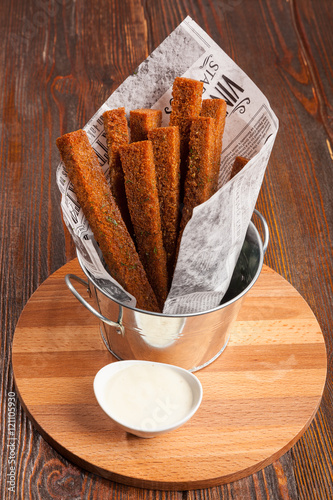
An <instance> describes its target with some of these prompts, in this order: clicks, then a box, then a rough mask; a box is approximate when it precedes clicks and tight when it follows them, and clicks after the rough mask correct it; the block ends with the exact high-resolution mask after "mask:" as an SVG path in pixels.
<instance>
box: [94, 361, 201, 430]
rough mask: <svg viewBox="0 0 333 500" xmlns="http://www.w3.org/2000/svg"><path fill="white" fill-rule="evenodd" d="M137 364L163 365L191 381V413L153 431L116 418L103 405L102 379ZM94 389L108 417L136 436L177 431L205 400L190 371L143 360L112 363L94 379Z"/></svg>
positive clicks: (195, 378) (103, 368)
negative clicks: (109, 373)
mask: <svg viewBox="0 0 333 500" xmlns="http://www.w3.org/2000/svg"><path fill="white" fill-rule="evenodd" d="M137 364H145V365H161V366H165V367H169V368H171V369H172V370H174V371H176V372H178V373H181V375H182V376H183V377H184V378H185V379H186V380H187V381H190V382H189V385H190V387H191V390H192V395H193V402H192V405H191V408H190V411H189V412H188V413H187V414H186V415H185V416H184V417H183V418H181V419H180V420H177V421H176V422H174V423H173V424H171V425H166V426H164V427H158V428H157V429H152V430H149V429H148V430H147V429H142V428H140V427H133V426H131V425H129V424H128V423H126V422H124V421H122V420H119V419H118V418H116V417H114V416H113V414H112V412H110V411H109V410H108V409H107V408H106V406H105V405H104V404H103V397H102V394H101V393H102V389H101V386H100V380H99V379H101V378H102V377H103V378H104V377H105V378H104V380H105V381H106V379H107V380H109V379H110V378H112V376H113V375H115V374H116V373H118V372H119V371H122V370H126V368H127V367H129V366H133V365H137ZM111 368H113V369H114V372H113V374H111V375H110V376H109V377H107V375H106V374H107V372H108V371H110V370H111ZM105 383H106V382H105ZM93 388H94V393H95V397H96V399H97V402H98V404H99V406H100V407H101V408H102V410H103V411H104V413H106V414H107V415H108V417H109V418H110V419H111V420H113V421H114V422H115V423H116V424H118V425H120V426H121V427H122V428H123V429H126V430H127V431H128V432H131V433H134V434H136V435H147V436H149V435H158V434H164V433H166V432H169V431H172V430H174V429H177V428H178V427H180V426H182V425H183V424H185V423H186V422H187V421H188V420H190V418H192V417H193V415H194V414H195V413H196V411H197V410H198V409H199V407H200V405H201V402H202V398H203V388H202V385H201V382H200V380H199V379H198V377H197V376H196V375H194V374H193V373H192V372H190V371H189V370H186V369H185V368H181V367H180V366H177V365H171V364H169V363H160V362H157V361H147V360H141V359H127V360H121V361H114V362H112V363H109V364H107V365H105V366H103V367H102V368H100V370H99V371H98V372H97V373H96V375H95V377H94V382H93Z"/></svg>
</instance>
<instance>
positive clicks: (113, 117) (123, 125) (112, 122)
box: [103, 108, 133, 235]
mask: <svg viewBox="0 0 333 500" xmlns="http://www.w3.org/2000/svg"><path fill="white" fill-rule="evenodd" d="M103 121H104V131H105V136H106V143H107V147H108V154H109V168H110V187H111V192H112V195H113V197H114V199H115V200H116V203H117V205H118V207H119V209H120V213H121V216H122V218H123V220H124V222H125V224H126V226H127V229H128V231H129V233H130V234H131V235H132V234H133V227H132V222H131V218H130V215H129V211H128V206H127V200H126V193H125V184H124V172H123V169H122V166H121V162H120V156H119V147H120V146H122V145H124V144H128V143H129V133H128V127H127V119H126V114H125V108H117V109H110V110H109V111H105V113H103Z"/></svg>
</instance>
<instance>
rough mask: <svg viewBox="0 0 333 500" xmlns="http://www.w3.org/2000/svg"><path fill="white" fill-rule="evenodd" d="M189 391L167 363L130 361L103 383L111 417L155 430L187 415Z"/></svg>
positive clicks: (140, 427) (189, 404) (190, 397)
mask: <svg viewBox="0 0 333 500" xmlns="http://www.w3.org/2000/svg"><path fill="white" fill-rule="evenodd" d="M192 402H193V394H192V390H191V387H190V385H189V383H188V382H187V380H185V378H184V377H182V375H181V374H180V373H178V372H176V371H174V370H173V369H172V368H170V367H168V366H161V365H159V364H154V363H151V364H145V365H143V364H134V365H132V366H129V367H128V368H124V369H123V370H121V371H119V372H117V373H116V374H115V375H114V376H113V377H111V378H110V380H109V381H108V382H107V383H106V385H105V406H106V408H107V409H108V411H109V412H110V414H111V415H113V417H114V418H115V419H116V420H118V421H120V422H121V423H123V424H124V425H127V426H129V427H133V428H136V429H140V430H149V431H150V430H159V429H162V428H164V427H167V426H170V425H172V424H174V423H176V422H179V421H180V420H182V419H183V418H184V417H185V416H186V415H188V412H189V410H190V409H191V406H192Z"/></svg>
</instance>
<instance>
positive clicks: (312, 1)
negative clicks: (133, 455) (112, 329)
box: [0, 0, 333, 500]
mask: <svg viewBox="0 0 333 500" xmlns="http://www.w3.org/2000/svg"><path fill="white" fill-rule="evenodd" d="M187 14H189V15H191V17H193V19H194V20H195V21H196V22H198V23H199V24H200V25H201V26H202V27H203V28H204V29H205V30H206V31H207V32H208V33H209V35H211V36H212V37H213V38H214V39H215V41H216V42H217V43H218V44H219V45H220V46H221V47H222V48H223V49H224V50H225V51H226V52H227V54H229V55H230V56H231V57H232V58H233V59H234V60H235V61H236V62H237V64H239V65H240V66H241V67H242V69H243V70H244V71H245V72H246V73H247V74H248V75H249V76H250V77H251V78H252V80H253V81H254V82H255V83H256V84H257V85H258V86H259V88H260V89H261V90H262V91H263V92H264V94H265V95H266V96H267V98H268V99H269V101H270V103H271V105H272V107H273V109H274V111H275V112H276V114H277V115H278V117H279V119H280V130H279V133H278V136H277V140H276V143H275V145H274V149H273V153H272V156H271V159H270V163H269V167H268V170H267V172H266V175H265V179H264V183H263V186H262V190H261V193H260V196H259V200H258V204H257V208H259V210H260V211H261V212H262V213H263V215H264V216H265V217H266V219H267V221H268V224H269V227H270V230H271V242H270V245H269V249H268V252H267V254H266V264H268V265H269V266H270V267H271V268H272V269H274V270H276V271H277V272H278V273H280V274H281V275H282V276H283V277H284V278H286V279H287V280H288V281H289V282H290V283H291V284H292V285H293V286H294V287H295V288H296V289H297V290H298V291H299V292H300V294H301V295H302V296H303V298H304V299H305V300H306V301H307V302H308V304H309V305H310V307H311V309H312V310H313V311H314V313H315V315H316V318H317V320H318V322H319V324H320V327H321V330H322V332H323V335H324V338H325V343H326V347H327V354H328V378H327V383H326V387H325V390H324V394H323V399H322V402H321V405H320V408H319V411H318V413H317V414H316V417H315V419H314V421H313V422H312V424H311V425H310V427H309V429H308V430H307V431H306V433H305V434H304V435H303V436H302V438H301V439H300V440H299V441H298V442H297V443H296V444H295V445H294V446H293V447H292V449H291V450H290V451H289V452H287V453H285V454H284V455H283V456H282V457H281V458H280V459H278V460H277V461H275V462H274V463H273V464H272V465H270V466H268V467H266V468H265V469H263V470H262V471H260V472H258V473H254V474H252V475H250V476H249V477H247V478H244V479H241V480H238V481H234V482H231V483H228V484H225V485H223V486H216V487H212V488H209V489H198V490H194V491H189V492H177V491H174V492H164V493H161V492H159V491H153V490H149V489H146V490H139V489H136V488H134V487H131V486H123V485H120V484H118V483H114V482H112V481H109V480H106V479H102V478H100V477H99V476H96V475H94V474H93V473H90V472H89V473H87V472H85V471H84V470H83V469H81V468H80V467H78V466H76V465H73V464H72V463H70V462H69V461H67V460H66V459H65V458H63V457H62V456H61V455H60V454H58V453H57V452H56V451H55V450H54V448H53V447H51V446H50V445H49V444H47V443H46V442H45V441H44V439H43V438H42V437H41V436H40V434H39V433H38V432H37V431H36V430H35V429H34V427H33V426H32V424H31V423H30V421H29V419H28V418H27V415H26V413H25V412H24V410H23V409H22V407H21V405H20V403H19V401H18V398H17V395H16V394H15V393H14V391H15V388H14V385H13V374H12V368H11V363H10V351H11V344H12V339H13V334H14V330H15V326H16V323H17V320H18V318H19V315H20V313H21V312H22V310H23V307H24V305H25V304H26V303H27V301H28V299H29V298H30V296H31V295H32V293H33V292H34V291H35V290H36V289H37V287H38V286H39V285H40V284H41V283H42V282H43V281H44V280H45V279H46V278H47V277H48V276H49V275H50V274H51V273H53V272H54V271H55V270H57V269H59V268H60V267H61V266H62V265H64V264H65V263H66V262H68V261H69V260H71V259H72V258H74V256H75V252H74V246H73V243H72V241H71V238H70V236H69V234H68V233H67V232H66V230H65V228H64V227H63V223H62V220H61V214H60V207H59V200H60V196H59V193H58V190H57V187H56V184H55V169H56V166H57V163H58V160H59V157H58V153H57V150H56V146H55V139H56V137H58V136H59V135H61V134H62V133H65V132H68V131H71V130H76V129H77V128H79V127H81V126H83V125H84V124H85V123H86V122H87V121H88V119H89V118H90V117H91V116H92V114H93V113H94V112H95V110H96V109H98V107H99V106H100V105H101V104H102V102H103V101H104V100H105V99H106V98H107V97H108V96H109V95H110V93H111V92H112V91H113V90H115V89H116V88H117V86H118V85H119V84H120V83H121V82H122V81H123V80H124V79H125V78H126V77H127V76H128V75H129V74H130V73H132V72H133V71H134V69H135V68H136V66H137V65H138V64H139V63H140V62H142V61H143V60H144V59H145V57H146V56H147V55H148V54H149V53H150V52H151V51H152V50H153V49H154V48H155V47H156V46H157V45H158V44H159V43H160V42H161V41H163V39H164V38H165V37H166V36H167V35H168V34H169V33H170V32H171V31H172V30H173V29H174V28H175V27H176V26H177V25H178V24H179V23H180V22H181V21H182V20H183V18H184V17H185V16H186V15H187ZM0 26H1V39H2V50H1V51H0V68H1V69H0V89H1V94H0V95H1V104H0V113H1V130H0V132H1V143H0V157H1V168H0V213H1V217H0V262H1V280H0V287H1V306H0V307H1V361H0V363H1V451H2V453H1V458H0V460H1V479H0V481H1V484H0V497H1V498H6V499H7V498H8V499H24V500H25V499H39V498H40V499H43V500H47V499H81V498H83V499H88V498H89V499H91V498H96V499H97V498H103V499H104V498H105V499H109V498H110V499H111V498H118V499H125V498H126V499H127V498H131V499H133V498H150V499H157V498H168V499H171V498H172V499H179V500H180V499H182V500H185V498H186V499H188V500H190V499H191V500H201V499H203V498H205V499H209V500H211V499H216V498H223V499H246V500H247V499H266V498H269V499H281V498H283V499H285V498H286V499H289V498H291V499H306V500H308V499H311V500H312V499H314V500H322V499H331V498H332V497H333V472H332V470H333V430H332V422H333V403H332V401H333V386H332V369H333V366H332V363H333V361H332V349H333V339H332V331H333V328H332V323H333V320H332V303H333V300H332V299H333V291H332V289H333V287H332V260H333V259H332V240H331V234H332V219H333V217H332V215H333V214H332V211H333V208H332V207H333V204H332V163H333V145H332V102H333V85H332V61H333V30H332V8H331V1H330V0H321V1H318V0H289V1H285V0H278V1H276V0H254V1H251V2H250V1H245V0H214V1H213V0H197V1H193V0H168V2H165V1H163V0H154V1H143V0H95V1H92V0H85V1H84V2H75V1H74V0H48V1H47V0H40V1H33V0H25V1H24V2H23V1H21V0H2V2H1V3H0ZM12 393H14V395H13V396H12ZM10 405H13V406H10ZM10 432H13V433H14V436H12V435H11V434H10ZM12 437H13V439H14V441H10V439H11V438H12ZM10 443H14V444H13V445H12V446H11V447H10ZM11 461H12V464H11ZM10 467H13V469H12V470H11V469H10ZM9 474H12V475H11V476H10V475H9ZM9 478H12V481H13V484H14V486H13V491H9V489H8V487H9V483H8V480H9Z"/></svg>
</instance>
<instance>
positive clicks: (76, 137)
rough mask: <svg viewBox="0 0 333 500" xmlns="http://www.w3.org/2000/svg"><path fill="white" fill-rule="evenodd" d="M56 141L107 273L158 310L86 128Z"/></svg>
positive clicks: (142, 306) (148, 307)
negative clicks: (108, 271) (105, 265)
mask: <svg viewBox="0 0 333 500" xmlns="http://www.w3.org/2000/svg"><path fill="white" fill-rule="evenodd" d="M56 142H57V146H58V149H59V151H60V154H61V158H62V160H63V162H64V164H65V167H66V171H67V174H68V177H69V179H70V180H71V182H72V184H73V186H74V190H75V193H76V196H77V199H78V202H79V203H80V205H81V207H82V210H83V213H84V215H85V217H86V218H87V220H88V222H89V224H90V227H91V229H92V231H93V233H94V236H95V239H96V241H97V243H98V244H99V246H100V249H101V251H102V254H103V257H104V259H105V262H106V264H107V266H108V268H109V270H110V273H111V275H112V276H113V277H114V279H116V280H117V281H118V282H119V284H120V285H121V286H122V287H123V288H124V289H125V290H127V291H128V292H129V293H130V294H132V295H133V296H134V297H135V298H136V300H137V307H138V308H140V309H145V310H147V311H156V312H159V311H160V308H159V306H158V303H157V300H156V297H155V294H154V292H153V290H152V287H151V285H150V284H149V281H148V279H147V276H146V273H145V271H144V268H143V265H142V263H141V261H140V259H139V256H138V254H137V252H136V249H135V246H134V243H133V241H132V239H131V237H130V235H129V233H128V231H127V228H126V226H125V223H124V221H123V219H122V217H121V214H120V210H119V208H118V206H117V204H116V202H115V200H114V198H113V196H112V193H111V189H110V187H109V185H108V183H107V181H106V178H105V176H104V173H103V170H102V168H101V166H100V164H99V161H98V158H97V155H96V153H95V151H94V150H93V148H92V146H91V145H90V142H89V139H88V136H87V134H86V132H85V131H84V130H77V131H75V132H70V133H68V134H65V135H63V136H62V137H59V138H58V139H57V141H56Z"/></svg>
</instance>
